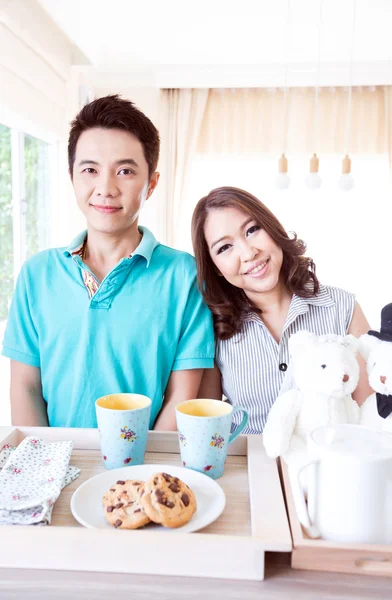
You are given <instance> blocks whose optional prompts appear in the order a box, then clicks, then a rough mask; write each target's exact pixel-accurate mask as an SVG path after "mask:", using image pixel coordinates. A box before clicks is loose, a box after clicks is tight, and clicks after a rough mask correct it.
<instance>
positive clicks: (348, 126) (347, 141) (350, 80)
mask: <svg viewBox="0 0 392 600" xmlns="http://www.w3.org/2000/svg"><path fill="white" fill-rule="evenodd" d="M356 14H357V0H353V23H352V31H351V55H350V71H349V78H348V85H349V87H348V99H347V118H346V135H345V146H346V147H345V152H344V154H345V155H347V154H348V153H349V148H350V133H351V97H352V90H353V56H354V37H355V35H354V34H355V21H356Z"/></svg>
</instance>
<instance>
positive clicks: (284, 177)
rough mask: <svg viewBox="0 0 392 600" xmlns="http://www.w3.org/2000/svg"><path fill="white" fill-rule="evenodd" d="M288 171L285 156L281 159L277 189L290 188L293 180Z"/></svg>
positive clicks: (276, 183)
mask: <svg viewBox="0 0 392 600" xmlns="http://www.w3.org/2000/svg"><path fill="white" fill-rule="evenodd" d="M287 171H288V162H287V158H286V156H285V155H284V154H282V156H281V157H280V159H279V173H278V175H277V177H276V180H275V187H277V188H278V189H279V190H287V188H288V187H289V186H290V183H291V179H290V177H289V175H288V173H287Z"/></svg>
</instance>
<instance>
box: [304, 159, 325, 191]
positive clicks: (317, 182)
mask: <svg viewBox="0 0 392 600" xmlns="http://www.w3.org/2000/svg"><path fill="white" fill-rule="evenodd" d="M318 170H319V159H318V158H317V155H316V154H313V156H312V158H311V159H310V169H309V171H310V172H309V175H308V176H307V178H306V180H305V183H306V187H307V188H308V190H318V189H319V188H320V187H321V182H322V180H321V177H320V175H319V174H318Z"/></svg>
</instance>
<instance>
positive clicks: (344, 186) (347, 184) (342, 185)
mask: <svg viewBox="0 0 392 600" xmlns="http://www.w3.org/2000/svg"><path fill="white" fill-rule="evenodd" d="M338 186H339V189H340V190H342V192H349V191H350V190H352V189H353V187H354V178H353V176H352V175H351V160H350V157H349V156H348V154H346V156H345V157H344V159H343V160H342V174H341V176H340V179H339V182H338Z"/></svg>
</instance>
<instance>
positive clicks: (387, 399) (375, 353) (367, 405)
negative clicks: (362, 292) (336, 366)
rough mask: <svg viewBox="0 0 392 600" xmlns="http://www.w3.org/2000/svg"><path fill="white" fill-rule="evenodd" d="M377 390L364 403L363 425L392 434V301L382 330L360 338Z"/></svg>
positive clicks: (382, 318)
mask: <svg viewBox="0 0 392 600" xmlns="http://www.w3.org/2000/svg"><path fill="white" fill-rule="evenodd" d="M359 352H360V354H361V355H362V356H363V358H364V359H365V361H366V366H367V372H368V377H369V384H370V386H371V387H372V388H373V390H374V393H373V394H371V396H369V397H368V398H367V399H366V400H365V402H364V403H363V404H362V406H361V418H360V425H364V426H365V427H370V428H371V429H375V430H377V431H388V432H390V433H392V303H391V304H387V305H386V306H384V308H383V309H382V311H381V327H380V331H372V330H371V331H369V333H367V334H365V335H362V336H361V338H360V341H359Z"/></svg>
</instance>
